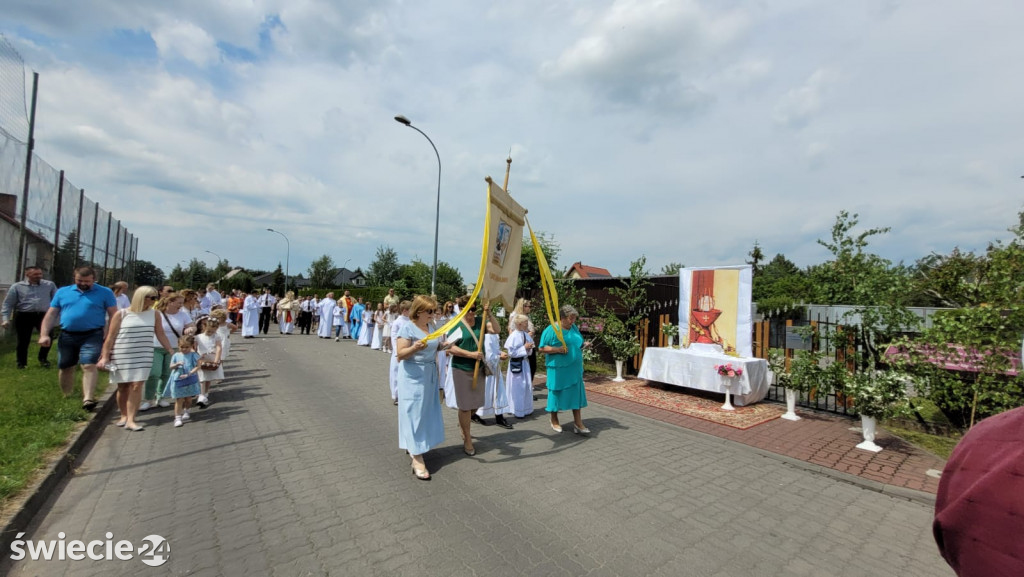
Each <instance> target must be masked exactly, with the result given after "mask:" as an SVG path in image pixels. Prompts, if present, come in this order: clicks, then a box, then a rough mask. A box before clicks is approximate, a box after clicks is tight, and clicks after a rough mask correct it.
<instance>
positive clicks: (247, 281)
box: [220, 271, 255, 293]
mask: <svg viewBox="0 0 1024 577" xmlns="http://www.w3.org/2000/svg"><path fill="white" fill-rule="evenodd" d="M253 285H254V283H253V278H252V275H250V274H249V273H247V272H244V271H243V272H240V273H238V274H236V275H234V276H232V277H231V278H226V279H224V280H222V281H220V289H221V291H222V292H231V291H232V290H234V289H238V290H241V291H244V292H247V293H251V292H252V289H253V288H255V287H254V286H253Z"/></svg>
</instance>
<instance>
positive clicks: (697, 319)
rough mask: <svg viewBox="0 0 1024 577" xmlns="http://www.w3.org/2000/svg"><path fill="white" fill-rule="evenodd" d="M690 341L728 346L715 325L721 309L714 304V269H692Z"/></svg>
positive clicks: (725, 347)
mask: <svg viewBox="0 0 1024 577" xmlns="http://www.w3.org/2000/svg"><path fill="white" fill-rule="evenodd" d="M690 295H691V296H690V335H689V336H690V341H689V342H690V343H691V344H692V343H706V344H714V345H719V346H721V347H722V349H723V350H724V349H727V348H729V346H728V343H727V342H726V339H724V338H722V334H721V332H720V331H719V330H718V328H717V327H716V326H715V323H716V322H717V321H718V319H719V317H721V316H722V310H721V309H719V307H717V306H716V305H715V271H713V270H697V271H693V288H692V292H691V293H690Z"/></svg>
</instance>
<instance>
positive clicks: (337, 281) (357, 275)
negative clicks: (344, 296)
mask: <svg viewBox="0 0 1024 577" xmlns="http://www.w3.org/2000/svg"><path fill="white" fill-rule="evenodd" d="M333 278H334V284H333V286H338V287H340V286H345V285H350V284H361V283H357V282H356V279H360V280H363V281H365V280H366V276H365V275H364V274H363V271H361V270H359V269H356V270H354V271H351V270H348V269H347V268H337V269H334V277H333Z"/></svg>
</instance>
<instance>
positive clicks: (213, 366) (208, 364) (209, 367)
mask: <svg viewBox="0 0 1024 577" xmlns="http://www.w3.org/2000/svg"><path fill="white" fill-rule="evenodd" d="M218 367H220V363H215V362H213V361H203V362H201V363H199V368H200V369H202V370H204V371H216V370H217V368H218Z"/></svg>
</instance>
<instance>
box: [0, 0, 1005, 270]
mask: <svg viewBox="0 0 1024 577" xmlns="http://www.w3.org/2000/svg"><path fill="white" fill-rule="evenodd" d="M42 4H44V3H39V2H29V1H22V0H11V2H9V3H7V4H5V10H4V12H3V14H0V32H3V33H4V34H5V36H6V37H7V38H8V39H10V40H11V41H12V43H14V44H15V45H16V46H17V47H18V48H19V50H21V52H22V54H23V55H24V56H25V57H26V59H27V60H28V61H29V67H30V68H32V69H35V70H38V71H39V72H40V73H41V82H40V86H41V92H40V102H39V115H38V122H37V127H36V129H37V133H36V141H37V148H36V150H37V153H38V154H39V155H40V157H41V158H43V159H45V161H46V162H47V163H49V164H50V165H52V166H54V167H57V168H61V169H65V170H66V173H67V177H68V178H69V179H70V181H71V182H73V183H74V184H75V185H76V186H81V187H84V188H85V189H86V191H87V195H88V196H89V197H90V198H93V199H95V200H98V201H100V202H101V204H102V205H103V207H104V208H109V209H111V210H112V211H113V212H114V213H115V214H116V215H117V217H118V218H121V219H122V220H123V221H124V222H125V224H126V225H127V226H128V228H129V229H130V230H131V231H132V232H134V233H136V234H137V235H138V236H139V237H140V249H141V251H142V257H143V258H146V259H148V260H151V261H153V262H155V263H157V264H158V265H161V266H165V265H167V264H173V263H174V262H176V261H178V260H182V259H188V258H192V257H193V256H197V255H203V254H204V251H205V250H214V251H215V252H217V253H219V254H221V255H222V256H224V257H226V258H228V259H229V260H231V261H232V262H233V263H239V264H243V265H245V266H250V267H255V268H273V267H274V266H276V264H277V262H278V261H279V260H282V261H283V260H284V243H283V242H282V241H283V239H281V238H280V237H277V236H276V235H272V234H271V233H267V232H266V230H265V229H266V228H267V227H268V226H271V227H273V228H275V229H279V230H282V231H284V232H285V233H286V234H288V235H289V237H290V240H291V250H292V252H291V268H292V270H293V272H294V271H300V270H304V269H305V268H306V266H308V263H309V262H310V261H311V260H313V259H314V258H316V257H318V256H320V255H321V254H325V253H328V254H331V255H332V256H333V257H334V258H335V260H337V261H339V262H342V261H344V260H345V259H349V258H351V262H350V266H351V267H354V266H366V265H367V264H369V262H370V260H371V259H372V258H373V254H374V252H375V250H376V248H377V246H378V245H381V244H389V245H391V246H392V247H394V248H395V249H396V250H397V251H398V253H399V256H400V259H401V260H403V261H408V260H410V259H411V258H412V257H414V256H419V257H420V258H426V259H429V257H430V256H431V253H432V248H433V232H434V211H435V202H436V196H435V195H436V187H437V160H436V158H435V156H434V152H433V150H432V149H431V148H430V145H429V144H428V143H427V142H425V140H424V139H423V138H422V137H421V136H420V135H419V134H416V133H415V132H414V131H413V130H411V129H409V128H406V127H404V126H401V125H399V124H397V123H395V122H394V121H393V120H392V117H393V116H394V115H395V114H404V115H406V116H408V117H409V118H411V119H412V120H413V122H414V123H415V124H416V126H417V127H419V128H420V129H422V130H423V131H424V132H425V133H427V134H428V135H429V136H430V138H431V139H432V140H433V142H434V143H435V144H436V146H437V148H438V151H439V153H440V156H441V161H442V173H441V176H442V178H441V180H442V182H441V242H440V247H439V257H440V258H441V260H445V261H448V262H451V263H452V264H454V265H455V266H457V267H458V268H459V269H460V270H461V271H462V272H463V274H464V275H465V276H466V277H467V280H472V279H471V277H472V276H473V275H474V274H475V271H476V267H477V264H478V263H479V252H478V250H477V248H476V247H474V243H475V242H477V241H478V239H479V233H480V220H481V219H482V216H483V206H482V205H483V200H482V192H483V190H484V184H483V177H484V176H486V175H490V176H492V177H494V178H495V179H498V180H500V179H501V178H502V177H503V176H504V170H505V158H506V155H507V154H508V151H509V148H510V147H511V148H512V157H513V164H512V174H511V178H510V188H511V190H512V192H513V194H514V195H515V197H516V198H517V200H519V201H520V202H521V203H522V204H523V205H524V206H526V207H527V208H528V209H529V211H530V221H531V223H532V224H533V226H534V228H535V230H537V231H546V232H548V233H550V234H553V235H554V238H555V240H556V242H558V243H559V244H560V245H561V248H562V253H561V257H560V263H559V264H561V265H565V264H568V263H571V262H573V261H576V260H581V261H583V262H585V263H588V264H594V265H597V266H604V267H607V268H609V269H611V270H612V271H613V272H616V273H625V272H626V270H627V266H628V263H629V261H631V260H633V259H634V258H636V257H637V256H639V255H640V254H646V255H647V256H648V262H650V263H652V267H653V268H658V267H660V266H661V264H664V263H667V262H670V261H680V262H685V263H687V264H689V265H708V264H718V263H735V262H739V261H742V260H743V259H744V257H745V255H746V252H747V251H749V250H750V247H751V245H752V244H753V241H754V239H758V240H759V241H760V243H761V246H762V247H763V250H764V251H765V252H766V253H767V254H768V255H769V256H771V255H772V254H774V253H776V252H781V253H784V254H786V255H787V256H788V257H790V258H791V259H793V260H794V261H796V262H797V263H798V264H801V265H805V264H811V263H813V262H817V261H820V260H821V259H822V258H825V255H824V254H823V253H822V250H821V249H820V247H818V246H817V245H816V244H815V243H814V239H816V238H821V237H824V236H826V235H827V234H828V230H829V228H830V227H831V224H832V221H833V219H834V216H835V214H836V213H837V212H838V211H839V210H840V209H849V210H851V211H859V212H861V214H862V223H864V225H865V226H868V227H871V226H892V227H893V229H894V233H893V234H892V235H891V236H892V239H891V240H889V241H886V243H884V245H880V246H884V250H885V251H886V253H885V256H887V257H888V258H891V259H892V260H913V259H914V258H916V257H919V256H922V255H923V254H925V253H926V252H927V251H930V250H939V251H943V250H948V249H950V248H952V246H953V244H954V243H955V244H960V245H961V246H962V247H963V248H965V249H978V248H984V244H985V243H986V242H987V241H989V240H992V239H995V238H1004V237H1005V229H1006V227H1007V226H1010V225H1011V224H1013V222H1015V220H1016V219H1015V218H1013V216H1012V215H1014V214H1015V213H1016V212H1017V211H1018V210H1020V209H1021V201H1020V198H1021V194H1020V193H1021V186H1022V184H1021V180H1020V178H1019V176H1020V174H1021V171H1020V167H1019V158H1017V156H1018V154H1017V151H1018V150H1019V146H1018V145H1017V143H1018V142H1019V135H1018V134H1017V132H1019V131H1018V130H1017V129H1016V127H1017V126H1019V125H1020V124H1021V122H1024V112H1021V108H1020V106H1019V102H1020V101H1021V100H1022V99H1024V80H1020V79H1018V78H1016V77H1015V76H1013V75H1007V74H1005V73H1004V71H1005V70H1010V69H1012V68H1013V66H1014V65H1015V63H1014V60H1013V57H1014V54H1015V53H1016V52H1015V51H1014V48H1015V47H1016V46H1018V45H1019V32H1018V31H1017V30H1016V28H1015V27H1014V26H1013V25H1012V23H1013V22H1014V21H1016V20H1019V18H1020V17H1021V16H1022V15H1024V7H1022V6H1020V5H1019V4H1018V3H1014V2H1010V1H1009V0H993V2H991V3H989V4H986V10H984V11H981V10H977V9H976V8H972V7H971V6H968V5H963V4H961V3H957V2H954V1H953V0H939V1H937V2H935V3H932V4H929V5H928V6H923V5H922V6H916V5H912V4H911V5H902V6H900V7H899V8H898V9H896V10H886V9H885V4H886V0H878V1H873V0H868V2H867V4H857V3H852V4H850V3H847V4H827V3H825V4H822V3H815V2H805V1H803V0H798V1H791V2H786V3H783V4H776V3H767V4H761V5H747V4H743V5H736V4H726V5H725V6H726V7H724V8H723V5H722V4H716V3H708V2H699V1H697V0H683V1H680V2H654V1H645V2H640V1H638V0H631V1H625V0H618V1H616V0H595V1H594V2H588V3H585V4H582V5H581V4H579V3H576V2H569V1H566V0H556V1H554V2H551V1H548V0H523V1H522V2H516V3H505V4H489V5H477V4H474V3H460V2H450V1H441V2H434V3H429V4H427V3H409V2H388V3H372V4H367V3H363V2H347V1H346V2H340V1H339V2H327V1H326V0H288V1H286V0H256V1H249V0H232V1H225V2H214V3H209V2H199V1H198V0H172V1H170V2H155V1H153V0H144V1H140V2H127V1H125V0H97V2H90V3H87V4H83V3H70V4H67V6H66V7H65V8H64V10H63V11H61V10H55V9H53V8H52V7H50V6H49V5H42ZM737 6H738V7H737ZM963 22H970V23H971V25H970V26H961V25H960V24H961V23H963ZM949 30H956V31H957V33H956V42H955V43H951V42H950V36H949ZM150 35H152V36H153V38H154V42H156V44H155V48H154V45H150V44H149V36H150ZM158 38H159V40H157V39H158ZM190 39H194V40H195V41H194V42H193V41H192V40H190ZM954 44H955V45H954ZM812 46H813V47H814V49H813V50H811V49H809V48H808V47H812ZM240 50H241V51H242V52H243V53H242V54H240V53H239V51H240ZM780 128H781V129H780ZM0 170H2V169H0ZM50 180H52V179H50ZM922 251H925V252H922ZM474 253H475V254H474ZM210 258H212V257H210Z"/></svg>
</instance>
